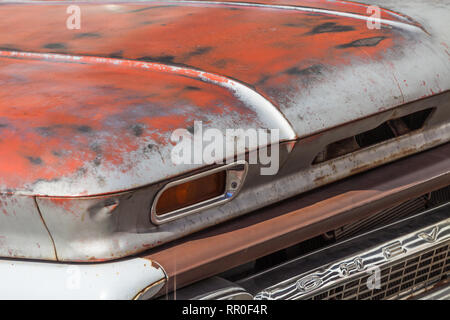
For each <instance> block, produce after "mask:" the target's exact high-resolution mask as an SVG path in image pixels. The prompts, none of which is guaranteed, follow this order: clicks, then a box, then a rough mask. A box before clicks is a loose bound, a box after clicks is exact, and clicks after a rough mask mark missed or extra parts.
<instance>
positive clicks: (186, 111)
mask: <svg viewBox="0 0 450 320" xmlns="http://www.w3.org/2000/svg"><path fill="white" fill-rule="evenodd" d="M2 52H3V51H0V56H1V55H2ZM3 53H4V56H7V57H3V58H0V81H1V82H2V86H1V87H0V97H1V100H0V101H1V102H0V134H1V137H2V139H1V140H0V193H15V194H28V195H35V194H36V195H46V196H82V195H94V194H105V193H112V192H118V191H122V190H127V189H131V188H136V187H141V186H144V185H147V184H150V183H154V182H156V181H160V180H163V179H167V178H169V177H171V176H175V175H178V174H180V173H183V172H186V171H189V170H193V169H196V168H199V167H202V166H203V165H202V164H193V165H189V164H181V165H176V164H174V163H173V162H172V161H171V150H172V147H173V143H172V142H171V141H170V137H171V134H172V132H173V131H174V130H176V129H178V128H184V129H187V130H188V131H189V130H191V131H192V128H193V125H194V121H202V122H203V124H204V126H203V128H204V130H206V129H208V128H215V129H217V130H220V132H222V133H223V135H224V139H225V132H226V129H228V128H241V129H244V130H247V129H250V128H251V129H256V128H279V129H280V137H279V138H280V140H291V139H293V138H295V135H294V133H293V132H292V130H290V128H289V125H288V124H287V122H286V120H285V119H284V118H283V117H282V116H281V115H280V114H279V112H278V111H277V109H275V108H274V107H273V106H272V105H271V104H270V103H269V102H268V101H267V100H265V99H264V98H263V97H262V96H260V95H258V94H256V93H255V92H253V91H252V90H250V89H248V88H246V87H244V86H242V85H240V84H239V83H237V82H235V81H233V80H229V79H226V78H223V77H220V76H215V75H210V74H207V73H204V72H198V71H195V70H190V69H185V68H170V67H166V66H164V65H160V64H152V63H144V62H133V61H128V62H126V61H125V62H123V61H118V60H114V59H95V58H92V59H91V58H89V57H80V58H74V57H72V58H67V57H65V56H51V57H49V58H48V59H47V58H46V56H45V55H27V54H22V53H10V52H3ZM40 59H44V61H42V60H40ZM189 128H191V129H189ZM260 146H264V145H260ZM226 147H228V148H229V149H230V150H232V149H231V148H232V147H233V145H232V144H227V145H226ZM224 154H226V153H224Z"/></svg>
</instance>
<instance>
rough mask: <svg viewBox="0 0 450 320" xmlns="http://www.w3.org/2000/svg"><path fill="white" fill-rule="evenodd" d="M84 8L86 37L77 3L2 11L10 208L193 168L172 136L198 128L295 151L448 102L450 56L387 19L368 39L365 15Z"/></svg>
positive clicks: (224, 7) (350, 9) (1, 111)
mask: <svg viewBox="0 0 450 320" xmlns="http://www.w3.org/2000/svg"><path fill="white" fill-rule="evenodd" d="M79 6H80V7H81V9H82V20H81V21H82V22H81V23H82V25H81V29H80V30H69V29H67V28H66V19H67V17H68V14H67V13H66V8H67V3H58V2H50V1H49V2H46V3H44V2H35V3H29V2H28V3H4V4H2V5H1V6H0V28H1V30H9V32H7V33H5V32H4V33H3V34H2V36H1V39H0V82H1V84H2V85H1V88H0V97H1V99H0V193H15V194H24V195H44V196H89V195H97V194H105V193H113V192H119V191H123V190H127V189H131V188H137V187H140V186H144V185H147V184H151V183H154V182H156V181H161V180H163V179H167V178H170V177H173V176H176V175H179V174H182V173H185V172H187V171H189V170H193V169H196V168H198V167H200V166H199V165H198V166H183V165H182V166H176V165H174V164H173V163H171V161H170V150H171V147H172V143H171V142H170V134H171V133H172V132H173V130H175V129H177V128H192V125H193V123H194V121H196V120H199V121H203V123H204V124H206V125H207V126H208V127H211V128H218V129H219V130H221V131H222V132H224V131H225V130H226V129H227V128H235V127H240V128H243V129H247V128H278V129H280V130H281V135H280V141H288V140H293V139H297V138H302V137H306V136H309V135H312V134H315V133H318V132H321V131H323V130H326V129H329V128H332V127H336V126H339V125H342V124H345V123H348V122H350V121H354V120H356V119H360V118H364V117H367V116H370V115H372V114H375V113H378V112H381V111H384V110H387V109H391V108H393V107H396V106H398V105H401V104H404V103H406V102H410V101H414V100H417V99H420V98H423V97H427V96H429V95H433V94H436V93H439V92H443V91H446V90H448V89H449V88H450V63H449V57H450V56H449V53H448V42H445V41H443V40H442V39H439V40H437V38H436V37H434V36H433V33H434V31H435V30H429V29H427V28H426V27H424V26H423V25H422V24H419V23H418V22H416V21H415V20H413V19H412V18H409V17H406V16H403V15H401V14H397V13H394V12H392V11H388V10H383V11H382V12H381V18H382V19H383V24H382V27H381V28H380V29H369V28H368V27H367V13H366V10H367V6H365V5H361V4H356V3H351V2H344V1H312V0H311V1H304V0H299V1H289V0H284V1H260V2H258V3H256V2H255V3H252V2H245V3H243V2H233V1H228V2H214V1H164V2H153V1H151V2H145V3H142V2H137V3H119V2H118V3H114V2H109V3H106V2H97V3H80V4H79ZM444 40H447V41H448V40H450V39H444ZM424 56H426V57H430V59H428V61H427V62H428V64H427V65H424V64H423V57H424ZM411 66H413V67H414V68H412V67H411Z"/></svg>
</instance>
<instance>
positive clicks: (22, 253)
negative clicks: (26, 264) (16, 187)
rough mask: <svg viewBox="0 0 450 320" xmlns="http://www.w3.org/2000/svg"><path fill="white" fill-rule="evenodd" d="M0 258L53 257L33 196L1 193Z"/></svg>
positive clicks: (49, 239)
mask: <svg viewBox="0 0 450 320" xmlns="http://www.w3.org/2000/svg"><path fill="white" fill-rule="evenodd" d="M0 257H10V258H31V259H44V260H55V259H56V257H55V249H54V247H53V243H52V240H51V238H50V235H49V233H48V231H47V229H46V227H45V225H44V223H43V222H42V219H41V216H40V214H39V211H38V209H37V207H36V204H35V201H34V198H33V197H18V196H7V195H0Z"/></svg>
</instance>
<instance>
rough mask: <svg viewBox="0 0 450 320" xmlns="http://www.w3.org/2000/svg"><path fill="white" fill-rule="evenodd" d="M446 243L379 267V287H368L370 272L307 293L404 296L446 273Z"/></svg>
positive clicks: (448, 263) (449, 265)
mask: <svg viewBox="0 0 450 320" xmlns="http://www.w3.org/2000/svg"><path fill="white" fill-rule="evenodd" d="M449 272H450V256H449V245H444V246H440V247H438V248H436V249H432V250H429V251H427V252H424V253H421V254H420V255H417V256H415V257H411V258H409V259H407V260H405V261H402V262H398V263H396V264H394V265H392V266H388V267H385V268H383V269H381V288H380V289H369V288H368V287H367V281H368V279H369V277H370V275H366V276H363V277H359V278H356V279H354V280H352V281H350V282H348V283H346V284H344V285H339V286H335V287H333V288H331V289H329V290H326V291H324V292H322V293H319V294H316V295H314V296H312V297H310V298H309V299H310V300H352V299H358V300H368V299H374V300H381V299H393V298H396V299H398V298H407V297H408V296H409V295H411V294H413V293H417V291H419V290H421V289H425V288H427V287H430V286H432V285H433V284H435V283H436V282H438V281H440V280H442V279H443V278H446V277H448V275H449Z"/></svg>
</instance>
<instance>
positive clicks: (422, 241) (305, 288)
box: [255, 218, 450, 300]
mask: <svg viewBox="0 0 450 320" xmlns="http://www.w3.org/2000/svg"><path fill="white" fill-rule="evenodd" d="M445 243H450V218H447V219H445V220H443V221H441V222H439V223H436V224H434V225H431V226H428V227H426V228H423V229H420V230H418V231H415V232H412V233H409V234H407V235H405V236H402V237H400V238H397V239H395V240H394V241H388V242H386V243H383V244H381V245H379V246H376V247H373V248H372V249H370V250H368V251H362V252H360V253H359V254H356V255H352V256H349V257H347V258H345V259H344V260H343V261H338V262H334V263H331V264H328V265H326V266H324V267H320V268H317V269H314V270H312V271H310V272H307V273H304V274H300V275H298V276H295V277H292V278H290V279H288V280H285V281H283V282H280V283H279V284H277V285H274V286H271V287H269V288H267V289H265V290H263V291H261V292H259V293H257V294H256V295H255V299H257V300H265V299H307V298H309V297H311V296H313V295H317V294H318V293H321V292H322V291H325V290H327V289H329V288H331V287H333V286H336V285H337V284H340V283H344V282H345V283H346V282H350V281H352V279H353V278H357V277H360V276H361V275H362V274H365V273H366V274H370V273H367V272H368V271H369V270H373V269H374V268H381V267H386V266H387V265H391V264H392V263H394V262H396V261H399V260H404V259H405V258H407V257H412V256H414V255H415V254H417V253H420V252H421V251H424V250H427V249H431V248H434V247H437V246H439V245H442V244H445Z"/></svg>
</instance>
